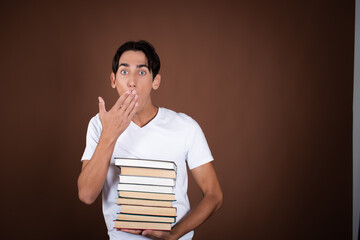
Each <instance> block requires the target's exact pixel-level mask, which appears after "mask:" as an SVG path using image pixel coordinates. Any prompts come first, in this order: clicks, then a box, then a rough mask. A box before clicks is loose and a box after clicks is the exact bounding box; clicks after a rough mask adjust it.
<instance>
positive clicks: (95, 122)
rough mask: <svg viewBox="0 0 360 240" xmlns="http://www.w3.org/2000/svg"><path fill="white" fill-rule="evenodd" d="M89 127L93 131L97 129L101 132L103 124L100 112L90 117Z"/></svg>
mask: <svg viewBox="0 0 360 240" xmlns="http://www.w3.org/2000/svg"><path fill="white" fill-rule="evenodd" d="M88 129H89V130H91V131H95V132H97V133H100V132H101V130H102V125H101V121H100V117H99V114H96V115H95V116H93V117H92V118H91V119H90V121H89V126H88Z"/></svg>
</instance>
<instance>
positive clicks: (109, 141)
mask: <svg viewBox="0 0 360 240" xmlns="http://www.w3.org/2000/svg"><path fill="white" fill-rule="evenodd" d="M117 139H118V137H114V136H112V135H111V134H107V133H106V132H102V133H101V136H100V139H99V144H100V143H101V144H102V145H103V144H104V145H107V146H112V145H114V146H115V143H116V141H117Z"/></svg>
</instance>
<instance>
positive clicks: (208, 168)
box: [121, 163, 223, 240]
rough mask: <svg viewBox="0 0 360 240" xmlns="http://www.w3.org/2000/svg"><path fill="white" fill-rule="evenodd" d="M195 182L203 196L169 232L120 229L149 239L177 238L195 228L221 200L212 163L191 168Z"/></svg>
mask: <svg viewBox="0 0 360 240" xmlns="http://www.w3.org/2000/svg"><path fill="white" fill-rule="evenodd" d="M191 173H192V174H193V176H194V178H195V181H196V183H197V184H198V185H199V187H200V189H201V191H202V193H203V198H202V199H201V201H200V202H199V204H198V205H197V206H196V207H195V208H194V209H192V210H191V211H190V212H189V213H188V214H187V215H186V216H185V217H184V218H182V219H181V220H180V221H179V222H178V223H177V224H176V225H175V226H174V227H173V228H172V229H171V231H170V232H166V231H155V230H144V231H141V230H130V229H121V230H122V231H125V232H130V233H134V234H142V235H144V236H146V237H148V238H151V239H168V240H172V239H178V238H180V237H181V236H183V235H184V234H186V233H187V232H190V231H191V230H193V229H195V228H197V227H198V226H200V225H201V224H202V223H203V222H205V221H206V219H208V218H209V217H210V216H211V215H212V214H213V213H214V212H215V211H217V210H218V209H219V208H220V207H221V206H222V202H223V194H222V190H221V187H220V184H219V181H218V178H217V176H216V173H215V169H214V167H213V165H212V163H206V164H204V165H202V166H200V167H197V168H194V169H193V170H191Z"/></svg>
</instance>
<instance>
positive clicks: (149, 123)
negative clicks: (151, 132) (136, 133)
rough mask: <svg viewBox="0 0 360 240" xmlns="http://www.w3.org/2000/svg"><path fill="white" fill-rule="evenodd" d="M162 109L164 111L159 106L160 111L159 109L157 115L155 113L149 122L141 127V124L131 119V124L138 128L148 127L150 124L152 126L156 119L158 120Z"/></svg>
mask: <svg viewBox="0 0 360 240" xmlns="http://www.w3.org/2000/svg"><path fill="white" fill-rule="evenodd" d="M161 111H162V110H161V107H158V111H157V113H156V115H155V116H154V117H153V118H152V119H151V120H150V121H149V122H148V123H147V124H145V125H144V126H142V127H140V126H139V125H137V124H136V123H134V122H133V121H131V122H130V124H131V125H132V126H133V127H135V128H137V129H145V128H148V127H149V126H151V125H152V124H153V123H154V121H156V119H157V118H159V115H160V112H161Z"/></svg>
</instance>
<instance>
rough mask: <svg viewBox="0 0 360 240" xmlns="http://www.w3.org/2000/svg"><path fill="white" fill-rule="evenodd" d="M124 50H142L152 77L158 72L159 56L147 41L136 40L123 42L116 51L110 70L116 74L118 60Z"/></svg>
mask: <svg viewBox="0 0 360 240" xmlns="http://www.w3.org/2000/svg"><path fill="white" fill-rule="evenodd" d="M126 51H142V52H143V53H144V54H145V56H146V58H147V61H148V62H147V63H148V66H149V70H150V71H151V72H152V75H153V79H154V78H155V76H156V75H157V74H158V73H159V70H160V58H159V56H158V55H157V53H156V52H155V48H154V47H153V46H152V45H151V44H150V43H149V42H147V41H145V40H141V41H138V42H134V41H129V42H126V43H124V44H123V45H121V46H120V47H119V49H118V50H117V51H116V53H115V56H114V59H113V61H112V71H113V73H114V74H115V75H116V72H117V70H118V68H119V60H120V57H121V55H122V54H123V53H124V52H126Z"/></svg>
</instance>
